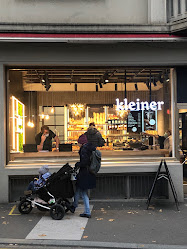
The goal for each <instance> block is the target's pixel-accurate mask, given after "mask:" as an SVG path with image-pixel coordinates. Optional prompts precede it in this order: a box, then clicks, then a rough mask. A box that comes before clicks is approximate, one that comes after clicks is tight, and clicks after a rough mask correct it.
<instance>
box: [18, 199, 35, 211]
mask: <svg viewBox="0 0 187 249" xmlns="http://www.w3.org/2000/svg"><path fill="white" fill-rule="evenodd" d="M18 210H19V212H20V213H21V214H29V213H30V212H31V210H32V205H31V202H30V201H28V200H26V199H22V200H21V201H20V203H19V205H18Z"/></svg>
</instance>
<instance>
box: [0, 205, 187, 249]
mask: <svg viewBox="0 0 187 249" xmlns="http://www.w3.org/2000/svg"><path fill="white" fill-rule="evenodd" d="M90 203H91V204H92V205H93V209H92V218H91V219H87V218H81V217H79V213H80V212H81V211H82V210H81V208H83V207H82V206H81V205H80V209H77V210H76V212H75V214H71V213H70V214H66V215H65V217H64V218H63V219H62V220H61V221H54V220H52V219H51V217H50V216H49V213H48V212H40V211H39V210H37V209H36V208H34V209H33V210H32V212H31V213H30V214H28V215H20V214H19V212H18V210H17V208H16V207H15V203H11V204H1V205H0V219H1V223H0V245H8V244H18V245H34V246H35V247H36V246H38V247H39V246H41V245H43V246H44V245H45V246H46V247H47V246H58V247H59V246H60V247H68V248H69V247H71V248H76V247H79V248H131V249H132V248H146V249H148V248H149V249H158V248H159V249H160V248H162V249H166V248H167V249H184V248H185V249H187V236H186V235H187V221H186V218H187V201H185V202H184V203H182V204H180V206H179V208H180V211H177V209H176V206H175V204H174V203H166V202H164V201H159V202H158V201H155V202H154V201H152V203H151V206H150V208H149V210H146V204H145V200H142V201H140V200H139V201H136V202H135V201H133V202H129V201H125V200H98V201H90ZM153 203H154V204H153ZM55 229H56V230H55ZM70 235H71V236H70Z"/></svg>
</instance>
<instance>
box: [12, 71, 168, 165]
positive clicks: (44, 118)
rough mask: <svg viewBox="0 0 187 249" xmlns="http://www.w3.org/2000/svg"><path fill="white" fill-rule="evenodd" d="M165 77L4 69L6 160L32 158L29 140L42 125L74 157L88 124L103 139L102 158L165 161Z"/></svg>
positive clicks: (164, 74)
mask: <svg viewBox="0 0 187 249" xmlns="http://www.w3.org/2000/svg"><path fill="white" fill-rule="evenodd" d="M169 76H170V69H169V68H163V67H162V68H159V67H157V68H146V67H143V68H140V67H137V68H124V67H109V68H106V67H84V68H83V67H77V68H73V67H71V68H70V67H69V68H63V67H60V68H50V67H46V68H45V70H44V69H41V68H40V67H36V69H34V70H33V69H32V68H29V67H28V68H25V67H24V68H21V67H20V68H16V70H15V69H14V68H13V69H10V70H9V79H8V82H7V84H8V87H7V91H8V92H7V96H8V99H9V106H8V108H9V113H8V118H9V127H8V130H9V132H8V137H7V142H8V145H9V147H8V151H7V154H8V160H12V161H16V160H15V158H22V157H23V158H24V157H27V153H29V152H32V153H37V149H36V141H35V137H36V135H37V134H38V133H39V132H40V131H41V127H42V126H43V125H45V126H48V127H49V129H50V130H52V131H53V132H54V133H55V134H56V135H57V136H58V137H59V140H60V144H61V145H63V146H64V144H68V145H67V148H72V150H73V151H75V152H77V150H78V146H77V140H78V138H79V136H80V135H81V134H83V133H85V132H86V131H87V130H88V128H89V125H90V123H94V124H95V129H96V130H97V131H98V132H100V134H101V135H102V137H103V138H104V139H105V142H106V143H105V145H104V146H103V147H102V148H100V149H101V150H103V151H105V152H104V153H106V156H107V155H111V152H110V151H114V152H115V155H118V156H122V157H127V156H129V155H130V156H132V157H139V156H151V157H152V156H156V157H163V156H165V157H166V156H171V153H172V134H171V129H172V127H171V123H172V122H171V81H170V77H169ZM75 85H76V88H75ZM13 100H14V101H13ZM52 146H53V147H55V141H54V139H53V140H52ZM68 146H69V147H68ZM60 148H61V147H60ZM64 148H65V146H64ZM50 153H53V152H50ZM59 153H66V152H61V151H60V152H59ZM107 153H108V154H107ZM46 155H47V154H46ZM63 155H64V154H63ZM50 158H52V154H50V156H49V157H47V160H52V159H50Z"/></svg>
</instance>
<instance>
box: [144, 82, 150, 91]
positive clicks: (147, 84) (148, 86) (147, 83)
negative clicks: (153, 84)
mask: <svg viewBox="0 0 187 249" xmlns="http://www.w3.org/2000/svg"><path fill="white" fill-rule="evenodd" d="M145 84H146V86H147V88H148V89H149V88H150V85H149V84H150V83H149V81H147V82H146V83H145Z"/></svg>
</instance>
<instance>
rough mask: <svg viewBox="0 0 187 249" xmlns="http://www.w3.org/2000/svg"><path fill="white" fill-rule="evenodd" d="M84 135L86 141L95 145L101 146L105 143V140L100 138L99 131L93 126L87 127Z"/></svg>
mask: <svg viewBox="0 0 187 249" xmlns="http://www.w3.org/2000/svg"><path fill="white" fill-rule="evenodd" d="M85 135H86V137H87V139H88V142H89V143H91V144H93V145H94V146H95V147H102V146H104V144H105V140H104V139H103V138H102V136H101V133H100V132H99V131H98V130H97V129H96V128H93V127H89V128H88V130H87V132H85Z"/></svg>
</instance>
